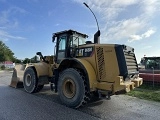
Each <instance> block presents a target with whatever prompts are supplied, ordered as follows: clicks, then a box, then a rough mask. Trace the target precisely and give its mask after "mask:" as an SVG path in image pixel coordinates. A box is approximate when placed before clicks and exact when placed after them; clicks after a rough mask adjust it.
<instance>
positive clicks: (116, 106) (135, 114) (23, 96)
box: [0, 72, 160, 120]
mask: <svg viewBox="0 0 160 120" xmlns="http://www.w3.org/2000/svg"><path fill="white" fill-rule="evenodd" d="M11 75H12V73H9V72H0V120H29V119H30V120H37V119H38V120H54V119H56V120H58V119H69V120H72V119H73V120H80V119H82V120H92V119H93V120H94V119H95V120H97V119H102V120H120V119H121V120H152V119H153V120H160V116H159V115H160V103H158V102H152V101H146V100H141V99H138V98H135V97H130V96H126V95H115V96H112V97H111V100H100V101H92V102H90V103H89V104H88V105H86V106H85V107H83V108H79V109H71V108H67V107H65V106H64V105H62V104H61V102H60V100H59V97H58V95H57V94H55V93H53V92H52V91H50V89H49V86H45V87H44V89H43V90H42V91H41V92H39V93H36V94H28V93H26V92H25V91H24V89H23V88H19V89H14V88H11V87H9V86H8V85H9V83H10V80H11Z"/></svg>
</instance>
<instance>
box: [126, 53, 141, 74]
mask: <svg viewBox="0 0 160 120" xmlns="http://www.w3.org/2000/svg"><path fill="white" fill-rule="evenodd" d="M124 56H125V59H126V65H127V70H128V74H135V72H137V71H138V66H137V61H136V57H135V54H134V53H133V52H132V53H131V52H126V51H124Z"/></svg>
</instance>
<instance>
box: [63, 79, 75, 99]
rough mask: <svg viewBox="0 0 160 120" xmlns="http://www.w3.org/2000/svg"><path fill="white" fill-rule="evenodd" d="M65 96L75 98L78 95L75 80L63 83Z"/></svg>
mask: <svg viewBox="0 0 160 120" xmlns="http://www.w3.org/2000/svg"><path fill="white" fill-rule="evenodd" d="M62 88H63V94H64V95H65V96H66V97H67V98H73V97H74V96H75V94H76V85H75V83H74V82H73V80H71V79H67V80H65V82H64V83H63V87H62Z"/></svg>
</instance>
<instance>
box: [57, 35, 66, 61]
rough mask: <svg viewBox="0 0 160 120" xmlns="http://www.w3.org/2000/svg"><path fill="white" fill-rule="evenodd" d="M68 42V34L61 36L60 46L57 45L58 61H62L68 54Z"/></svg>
mask: <svg viewBox="0 0 160 120" xmlns="http://www.w3.org/2000/svg"><path fill="white" fill-rule="evenodd" d="M66 42H67V36H65V35H63V36H60V37H59V39H58V47H57V63H60V61H61V60H62V59H64V58H65V57H66V56H65V55H66Z"/></svg>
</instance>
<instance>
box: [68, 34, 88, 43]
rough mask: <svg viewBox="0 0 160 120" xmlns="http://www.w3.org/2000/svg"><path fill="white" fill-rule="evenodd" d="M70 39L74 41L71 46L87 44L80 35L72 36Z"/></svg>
mask: <svg viewBox="0 0 160 120" xmlns="http://www.w3.org/2000/svg"><path fill="white" fill-rule="evenodd" d="M70 39H71V41H72V42H71V44H72V45H76V46H78V45H83V44H85V42H86V39H85V38H84V37H82V36H80V35H72V36H71V38H70Z"/></svg>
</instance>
